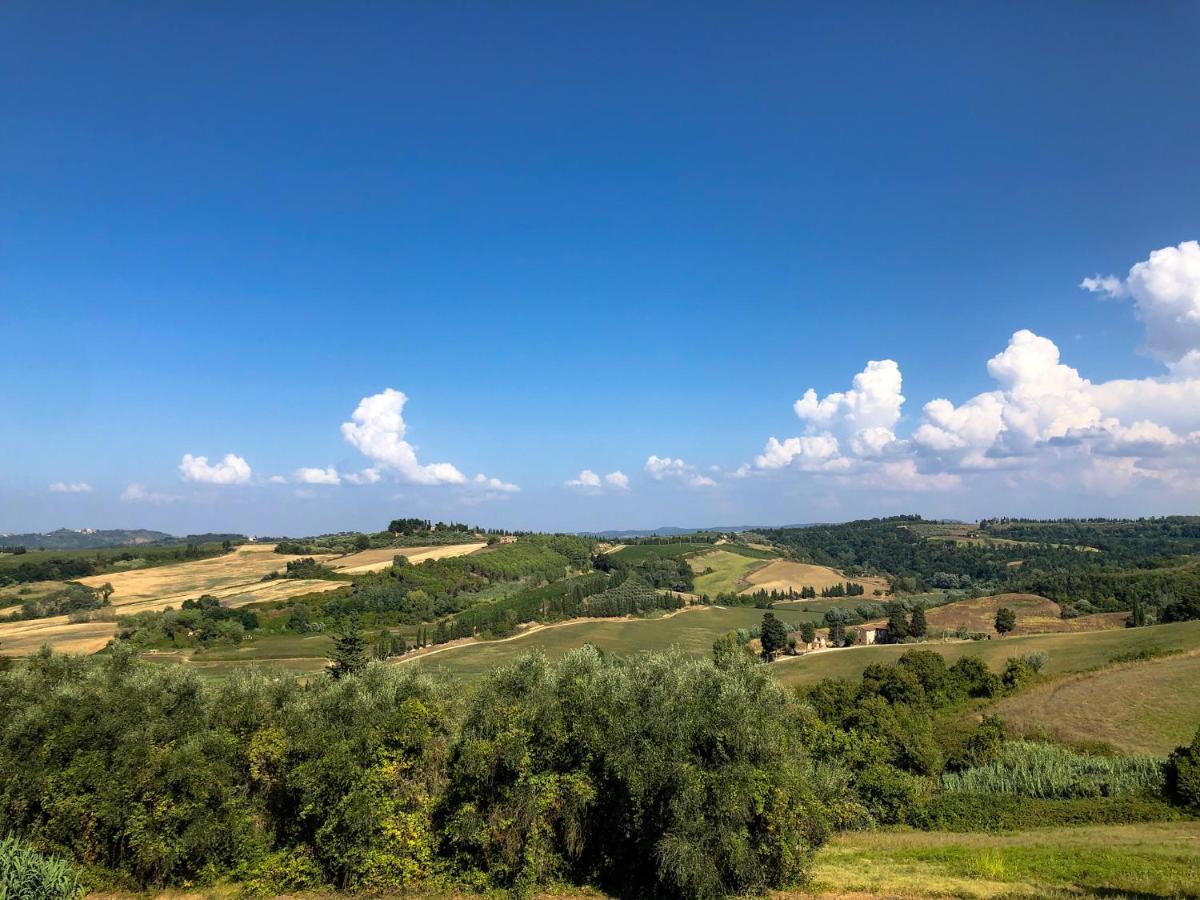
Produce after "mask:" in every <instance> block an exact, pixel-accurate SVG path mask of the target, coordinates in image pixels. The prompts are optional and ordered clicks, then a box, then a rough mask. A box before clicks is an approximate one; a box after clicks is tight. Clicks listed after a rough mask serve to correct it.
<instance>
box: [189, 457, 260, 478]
mask: <svg viewBox="0 0 1200 900" xmlns="http://www.w3.org/2000/svg"><path fill="white" fill-rule="evenodd" d="M179 472H180V474H181V475H182V476H183V480H184V481H194V482H197V483H199V484H247V483H248V482H249V481H250V474H251V473H250V464H249V463H247V462H246V461H245V460H244V459H242V458H241V457H240V456H238V455H237V454H234V453H226V454H225V457H224V458H223V459H222V460H221V461H220V462H218V463H212V464H210V463H209V461H208V457H207V456H193V455H192V454H190V453H185V454H183V459H182V461H180V463H179Z"/></svg>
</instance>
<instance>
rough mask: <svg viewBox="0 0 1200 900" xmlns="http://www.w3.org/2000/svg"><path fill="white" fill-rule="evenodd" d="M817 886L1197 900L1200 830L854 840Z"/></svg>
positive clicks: (818, 872)
mask: <svg viewBox="0 0 1200 900" xmlns="http://www.w3.org/2000/svg"><path fill="white" fill-rule="evenodd" d="M811 887H812V893H815V894H818V895H825V896H830V897H846V896H856V897H863V898H867V897H892V898H908V897H914V898H915V897H962V898H993V897H1079V896H1093V897H1127V898H1150V897H1196V896H1200V822H1161V823H1147V824H1141V825H1113V826H1085V827H1073V828H1047V829H1038V830H1033V831H1021V832H1017V833H1014V834H949V833H944V832H936V831H934V832H922V831H890V832H889V831H883V832H880V831H872V832H850V833H846V834H841V835H838V836H837V837H835V838H834V839H833V840H832V841H831V842H830V843H829V844H828V845H827V846H826V847H825V848H823V849H822V850H821V852H820V853H819V854H818V856H817V864H816V868H815V871H814V873H813V884H812V886H811ZM810 895H811V894H805V895H792V896H810Z"/></svg>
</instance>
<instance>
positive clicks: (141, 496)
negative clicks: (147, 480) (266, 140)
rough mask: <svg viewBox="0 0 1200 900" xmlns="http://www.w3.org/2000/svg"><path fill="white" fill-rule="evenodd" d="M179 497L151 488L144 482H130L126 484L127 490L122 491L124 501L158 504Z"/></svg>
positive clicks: (122, 500) (169, 501) (172, 501)
mask: <svg viewBox="0 0 1200 900" xmlns="http://www.w3.org/2000/svg"><path fill="white" fill-rule="evenodd" d="M178 499H179V498H178V497H175V496H173V495H171V494H164V493H160V492H158V491H152V490H149V489H148V488H147V487H146V486H145V485H144V484H136V483H135V484H130V485H128V486H126V488H125V490H123V491H121V502H122V503H150V504H155V505H158V504H163V503H174V502H175V501H176V500H178Z"/></svg>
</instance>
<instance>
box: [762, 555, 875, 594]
mask: <svg viewBox="0 0 1200 900" xmlns="http://www.w3.org/2000/svg"><path fill="white" fill-rule="evenodd" d="M746 581H747V582H748V583H749V585H750V586H749V587H748V588H746V589H745V590H744V591H742V593H744V594H746V593H752V592H754V591H779V592H781V593H782V592H786V591H788V590H789V589H790V590H793V591H799V590H800V589H801V588H803V587H811V588H815V589H816V590H817V592H818V593H820V591H821V590H822V589H823V588H827V587H833V586H834V585H835V584H845V583H846V582H848V581H849V582H853V583H854V584H861V585H862V586H863V588H864V590H866V592H867V593H866V599H870V598H872V597H874V595H875V591H877V590H879V591H883V592H885V593H886V592H887V581H886V580H885V579H883V578H876V577H867V578H848V577H846V576H845V575H843V574H842V573H841V572H839V571H838V570H837V569H831V568H829V566H814V565H811V564H809V563H800V562H789V561H788V560H785V559H777V560H774V561H772V562H769V563H767V565H765V566H763V567H762V568H761V569H758V570H757V571H755V572H751V573H750V574H748V575H747V576H746Z"/></svg>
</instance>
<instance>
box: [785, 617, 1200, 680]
mask: <svg viewBox="0 0 1200 900" xmlns="http://www.w3.org/2000/svg"><path fill="white" fill-rule="evenodd" d="M917 646H919V647H920V648H921V649H924V650H936V651H937V652H938V653H941V654H942V655H943V656H945V657H946V660H947V661H948V662H951V663H953V662H954V661H955V660H957V659H960V658H962V657H964V656H978V657H980V658H982V659H983V660H984V661H985V662H987V664H988V665H989V666H991V667H992V668H993V669H994V670H997V671H998V670H999V669H1001V668H1002V667H1003V665H1004V661H1005V660H1006V659H1008V658H1009V657H1010V656H1022V655H1024V654H1026V653H1032V652H1033V651H1035V650H1041V651H1044V652H1045V653H1046V655H1047V661H1046V668H1045V671H1046V672H1047V673H1049V674H1055V673H1061V672H1080V671H1083V670H1084V669H1091V668H1095V667H1096V666H1103V665H1106V664H1107V663H1108V662H1109V661H1110V660H1111V659H1112V658H1113V657H1114V656H1117V655H1119V654H1122V653H1136V652H1138V651H1140V650H1153V649H1164V650H1171V649H1179V650H1190V649H1194V648H1198V647H1200V621H1196V622H1179V623H1176V624H1172V625H1152V626H1150V627H1147V628H1120V629H1113V630H1109V631H1084V632H1078V633H1074V634H1071V633H1067V634H1033V635H1027V636H1024V637H1010V638H1004V639H997V640H991V641H958V642H954V643H948V644H942V643H939V642H936V641H930V642H929V643H925V644H919V645H916V644H899V645H893V646H885V647H852V648H849V649H845V650H829V651H825V652H822V653H813V654H809V655H807V656H801V657H794V658H788V657H785V658H784V659H783V660H782V661H780V662H777V663H774V664H773V666H772V671H773V672H774V673H775V677H776V678H778V679H779V680H780V681H781V682H783V683H784V684H788V685H804V684H812V683H813V682H815V681H819V680H821V679H822V678H851V679H853V678H858V677H859V676H860V675H862V671H863V669H865V668H866V667H867V666H869V665H870V664H871V663H885V664H886V663H894V662H895V661H896V660H897V659H898V658H899V657H900V655H901V654H902V653H904V652H905V651H906V650H911V649H913V648H914V647H917Z"/></svg>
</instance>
